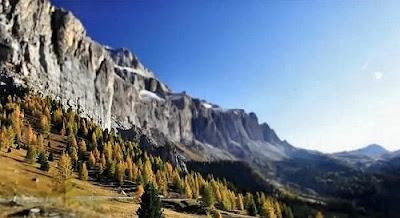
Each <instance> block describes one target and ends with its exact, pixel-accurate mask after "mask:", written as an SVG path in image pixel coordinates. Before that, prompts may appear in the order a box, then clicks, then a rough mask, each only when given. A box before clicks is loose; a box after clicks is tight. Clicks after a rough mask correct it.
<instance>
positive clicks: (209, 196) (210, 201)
mask: <svg viewBox="0 0 400 218" xmlns="http://www.w3.org/2000/svg"><path fill="white" fill-rule="evenodd" d="M200 194H201V196H202V201H203V204H204V205H205V206H206V207H212V206H214V203H215V197H214V192H213V190H212V188H211V187H210V185H209V184H206V185H205V186H204V187H203V188H202V190H201V193H200Z"/></svg>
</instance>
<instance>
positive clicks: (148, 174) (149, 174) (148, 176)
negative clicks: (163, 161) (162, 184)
mask: <svg viewBox="0 0 400 218" xmlns="http://www.w3.org/2000/svg"><path fill="white" fill-rule="evenodd" d="M142 173H143V174H142V176H143V180H144V183H145V184H146V183H149V182H153V181H154V173H153V169H152V166H151V162H150V160H149V158H146V157H145V161H144V164H143V170H142Z"/></svg>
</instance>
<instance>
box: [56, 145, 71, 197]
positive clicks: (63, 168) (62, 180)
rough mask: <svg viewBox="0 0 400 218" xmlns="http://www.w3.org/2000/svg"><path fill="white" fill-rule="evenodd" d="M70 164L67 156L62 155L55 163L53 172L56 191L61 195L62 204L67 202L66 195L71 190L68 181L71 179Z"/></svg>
mask: <svg viewBox="0 0 400 218" xmlns="http://www.w3.org/2000/svg"><path fill="white" fill-rule="evenodd" d="M72 173H73V171H72V162H71V158H70V157H69V156H68V154H64V153H63V154H62V155H61V157H60V159H58V162H57V169H56V172H55V179H56V189H57V190H59V191H60V192H61V193H62V194H63V202H64V204H65V203H66V201H67V195H68V193H69V192H70V191H71V190H72V186H71V183H70V179H71V178H72Z"/></svg>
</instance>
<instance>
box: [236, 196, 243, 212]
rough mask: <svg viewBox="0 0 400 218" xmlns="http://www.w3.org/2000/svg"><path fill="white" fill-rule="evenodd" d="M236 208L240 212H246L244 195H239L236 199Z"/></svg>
mask: <svg viewBox="0 0 400 218" xmlns="http://www.w3.org/2000/svg"><path fill="white" fill-rule="evenodd" d="M236 206H237V209H238V210H244V204H243V195H242V194H239V195H238V196H237V198H236Z"/></svg>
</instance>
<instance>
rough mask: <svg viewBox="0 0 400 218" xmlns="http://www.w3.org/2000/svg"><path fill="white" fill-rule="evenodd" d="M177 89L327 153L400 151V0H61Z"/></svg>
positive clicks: (93, 31)
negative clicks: (377, 148) (369, 148)
mask: <svg viewBox="0 0 400 218" xmlns="http://www.w3.org/2000/svg"><path fill="white" fill-rule="evenodd" d="M53 2H54V3H55V4H56V5H58V6H62V7H64V8H66V9H68V10H72V11H73V13H74V14H75V15H76V16H77V17H78V18H79V19H81V21H82V22H83V24H84V26H85V27H86V28H87V30H88V34H89V35H90V36H91V37H92V38H94V39H95V40H97V41H99V42H100V43H103V44H106V45H110V46H112V47H116V48H118V47H127V48H129V49H131V50H132V51H133V52H134V53H135V54H136V55H137V56H138V57H139V59H140V60H142V62H143V63H144V64H145V65H146V66H147V67H148V68H150V69H151V70H153V71H154V72H155V74H156V75H157V77H159V78H160V79H161V80H162V81H163V82H165V83H166V84H167V85H168V86H169V87H170V88H172V89H173V90H174V91H176V92H180V91H186V92H187V93H189V94H190V95H192V96H193V97H198V98H202V99H205V100H207V101H209V102H211V103H215V104H218V105H221V106H222V107H225V108H243V109H245V110H246V111H248V112H251V111H253V112H255V113H256V114H257V116H258V118H259V121H260V122H266V123H268V124H269V125H270V126H271V128H273V129H274V130H275V131H276V133H277V134H278V135H279V137H280V138H281V139H286V140H287V141H289V142H290V143H291V144H293V145H294V146H298V147H303V148H307V149H313V150H319V151H323V152H336V151H343V150H353V149H358V148H360V147H364V146H366V145H369V144H373V143H376V144H380V145H383V146H384V147H385V148H386V149H389V150H397V149H400V137H398V133H399V132H400V126H399V124H400V116H399V115H398V110H397V109H399V106H400V105H399V104H400V103H398V102H400V92H399V91H400V90H399V88H398V87H400V73H399V72H398V71H399V69H400V63H399V61H398V60H399V59H400V40H399V39H400V28H399V24H400V14H399V13H398V12H397V11H396V9H397V8H399V6H400V3H399V2H395V1H385V4H378V2H375V1H364V2H323V1H316V2H301V3H300V2H263V1H252V2H250V3H249V2H244V1H235V2H233V1H232V2H230V4H226V2H220V1H191V2H190V3H189V2H187V1H168V2H166V1H112V2H110V1H79V2H78V1H70V0H64V1H63V0H54V1H53Z"/></svg>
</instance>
